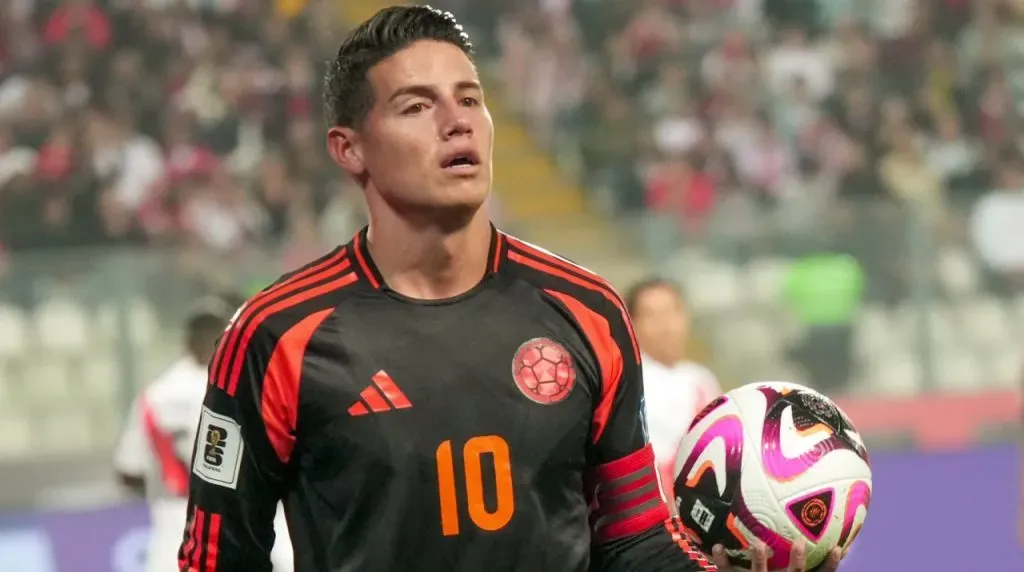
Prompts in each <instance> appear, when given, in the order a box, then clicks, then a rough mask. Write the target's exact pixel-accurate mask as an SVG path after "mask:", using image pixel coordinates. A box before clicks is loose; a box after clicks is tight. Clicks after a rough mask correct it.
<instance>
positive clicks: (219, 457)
mask: <svg viewBox="0 0 1024 572" xmlns="http://www.w3.org/2000/svg"><path fill="white" fill-rule="evenodd" d="M251 328H252V327H251V324H250V325H248V327H247V324H246V323H244V322H243V323H239V324H236V325H235V326H232V328H229V329H228V331H227V332H225V334H224V335H223V336H222V337H221V341H220V347H218V350H217V354H216V357H215V359H214V363H213V364H212V365H211V366H210V384H209V386H208V387H207V392H206V398H205V400H204V401H203V409H202V415H201V417H200V421H199V428H198V431H197V435H196V442H195V451H194V453H193V458H192V475H191V480H190V483H189V501H188V524H187V528H186V531H185V537H184V541H183V543H182V546H181V549H180V550H179V552H178V566H179V569H180V570H181V571H182V572H214V570H217V571H223V572H234V571H242V570H244V571H245V572H270V570H271V561H270V552H271V548H272V547H273V545H274V515H275V512H276V509H277V503H278V500H279V498H280V497H281V494H282V488H281V487H282V480H283V474H284V470H285V462H283V461H282V459H281V458H280V457H279V454H278V453H277V450H278V449H279V447H276V446H275V444H274V443H273V442H272V440H274V439H275V433H274V432H275V430H277V423H276V422H274V421H273V420H272V419H265V418H264V414H265V410H266V409H267V408H266V407H265V399H264V396H265V394H266V395H269V394H271V393H273V392H274V391H275V389H274V388H276V387H281V386H285V385H287V386H294V387H297V385H295V384H294V383H293V384H288V383H287V382H282V380H280V379H278V378H280V377H282V376H290V375H292V374H293V373H295V372H289V371H287V369H286V368H285V369H282V368H281V367H277V366H275V364H274V363H272V362H274V361H276V359H275V358H277V356H278V354H280V353H281V352H278V351H275V349H276V346H278V345H279V344H278V341H277V339H276V336H274V335H272V334H271V333H269V332H268V331H266V330H265V329H264V328H262V327H256V328H254V329H251ZM236 330H238V331H236ZM243 330H248V331H243ZM246 334H247V335H246ZM243 346H244V347H243ZM232 379H234V380H235V383H231V380H232ZM277 440H279V439H277Z"/></svg>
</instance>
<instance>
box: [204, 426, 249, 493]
mask: <svg viewBox="0 0 1024 572" xmlns="http://www.w3.org/2000/svg"><path fill="white" fill-rule="evenodd" d="M244 449H245V444H244V443H242V427H241V426H240V425H239V424H238V423H237V422H235V420H234V419H231V418H230V417H225V416H223V415H219V414H217V413H214V412H213V411H210V410H209V409H208V408H206V407H203V414H202V416H201V417H200V418H199V442H197V443H196V452H195V457H194V458H193V459H192V472H193V473H195V475H196V476H197V477H199V478H200V479H203V480H204V481H206V482H208V483H210V484H214V485H220V486H222V487H227V488H229V489H234V488H235V487H237V486H238V469H239V467H241V466H242V452H243V451H244Z"/></svg>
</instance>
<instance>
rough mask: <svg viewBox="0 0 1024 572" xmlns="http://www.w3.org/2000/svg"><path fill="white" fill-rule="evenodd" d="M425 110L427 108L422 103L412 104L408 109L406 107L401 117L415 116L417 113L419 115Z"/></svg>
mask: <svg viewBox="0 0 1024 572" xmlns="http://www.w3.org/2000/svg"><path fill="white" fill-rule="evenodd" d="M426 108H427V106H426V105H424V104H422V103H414V104H412V105H410V106H409V107H406V108H405V109H404V110H403V111H402V114H403V115H415V114H417V113H420V112H421V111H423V110H424V109H426Z"/></svg>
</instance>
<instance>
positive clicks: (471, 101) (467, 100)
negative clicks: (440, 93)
mask: <svg viewBox="0 0 1024 572" xmlns="http://www.w3.org/2000/svg"><path fill="white" fill-rule="evenodd" d="M462 105H465V106H466V107H476V106H477V105H480V100H478V99H477V98H475V97H463V98H462Z"/></svg>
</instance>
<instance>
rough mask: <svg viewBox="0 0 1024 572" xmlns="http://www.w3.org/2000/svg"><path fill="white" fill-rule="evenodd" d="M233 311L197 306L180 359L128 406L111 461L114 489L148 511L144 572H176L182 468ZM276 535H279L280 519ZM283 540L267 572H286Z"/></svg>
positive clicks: (222, 304) (184, 486)
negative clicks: (139, 500) (142, 502)
mask: <svg viewBox="0 0 1024 572" xmlns="http://www.w3.org/2000/svg"><path fill="white" fill-rule="evenodd" d="M232 311H234V306H232V305H231V304H229V303H227V302H226V301H225V300H223V299H221V298H209V299H204V300H202V301H201V302H200V303H198V304H197V305H196V307H195V308H194V309H193V310H192V312H191V313H190V315H189V316H188V318H187V320H186V323H185V349H186V353H185V355H183V356H182V357H181V358H179V359H178V360H176V361H175V362H174V363H173V364H171V366H170V367H169V368H168V369H167V370H166V371H165V372H164V373H162V374H161V375H160V376H159V377H158V378H157V379H155V380H154V381H153V382H152V383H150V384H149V385H147V386H146V388H145V389H144V390H143V391H142V393H141V394H140V395H139V397H138V398H136V400H135V402H134V404H133V406H132V411H131V413H130V416H129V419H128V422H127V424H126V425H125V428H124V431H123V433H122V434H121V438H120V442H119V443H118V447H117V450H116V451H115V455H114V468H115V470H116V471H117V473H118V476H119V477H120V478H121V482H122V483H123V484H124V485H125V486H126V487H128V488H129V489H130V490H132V491H133V492H135V493H137V494H139V495H140V496H145V497H146V498H147V500H148V501H149V506H150V521H151V522H150V524H151V532H150V542H149V554H148V556H147V565H146V571H147V572H172V571H176V570H178V566H177V560H176V556H177V552H178V547H179V546H180V545H181V531H182V529H183V528H184V527H185V517H186V508H187V502H186V495H187V494H188V479H189V476H188V475H189V469H188V465H189V462H190V460H191V458H192V446H193V443H194V442H195V434H196V425H197V423H198V422H199V412H200V411H201V409H202V403H203V397H204V395H205V393H206V378H207V374H206V368H207V365H208V364H209V362H210V359H211V358H212V357H213V349H214V347H215V346H216V343H217V338H218V337H220V335H221V332H223V331H224V327H225V326H226V325H227V321H228V318H229V316H230V315H231V312H232ZM275 524H277V526H278V529H279V530H281V531H286V530H287V529H286V528H285V527H284V521H283V513H282V517H281V518H280V519H278V520H277V521H276V522H275ZM290 548H291V546H290V543H289V542H288V536H287V534H285V535H284V538H283V541H282V542H279V543H278V544H276V545H275V546H274V555H273V556H274V570H275V572H287V571H289V570H291V561H292V555H291V550H290Z"/></svg>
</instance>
